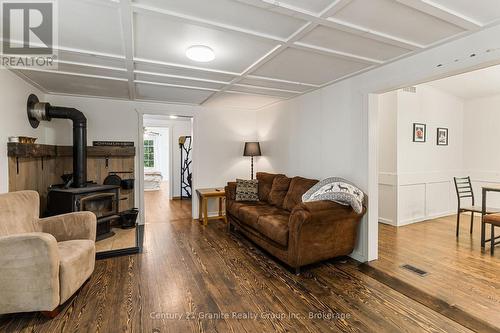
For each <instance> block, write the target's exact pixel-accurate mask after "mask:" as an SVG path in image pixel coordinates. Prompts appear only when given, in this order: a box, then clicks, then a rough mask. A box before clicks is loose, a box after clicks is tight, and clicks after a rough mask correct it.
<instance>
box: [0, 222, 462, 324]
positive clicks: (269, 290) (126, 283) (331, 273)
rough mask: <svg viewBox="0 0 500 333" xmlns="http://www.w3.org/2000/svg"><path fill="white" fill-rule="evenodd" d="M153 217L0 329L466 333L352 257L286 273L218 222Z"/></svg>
mask: <svg viewBox="0 0 500 333" xmlns="http://www.w3.org/2000/svg"><path fill="white" fill-rule="evenodd" d="M172 216H173V217H176V216H177V215H176V214H173V215H172ZM155 221H156V220H155ZM163 221H164V222H163V223H160V222H158V221H157V222H155V223H149V224H146V226H145V239H144V242H145V243H144V252H143V253H141V254H138V255H132V256H124V257H117V258H111V259H105V260H100V261H98V262H97V264H96V269H95V272H94V274H93V275H92V277H91V279H90V280H89V281H88V283H86V284H85V285H84V286H83V288H82V289H81V290H80V291H79V292H78V293H77V295H76V297H74V299H73V300H72V301H71V302H69V303H68V304H66V305H65V306H64V308H63V309H62V312H61V313H60V314H59V316H58V317H56V318H55V319H53V320H48V319H46V318H44V317H42V316H41V315H40V314H37V313H26V314H15V315H5V316H0V331H1V332H19V331H23V332H176V333H177V332H403V331H404V332H426V331H427V332H470V331H469V330H468V329H466V328H465V327H463V326H461V325H459V324H457V323H456V322H454V321H452V320H449V319H448V318H446V317H444V316H442V315H440V314H438V313H437V312H434V311H432V310H430V309H428V308H426V307H425V306H423V305H421V304H419V303H417V302H415V301H413V300H411V299H409V298H408V297H406V296H404V295H402V294H400V293H398V292H396V291H395V290H393V289H391V288H389V287H387V286H386V285H384V284H382V283H380V282H378V281H376V280H374V279H372V278H371V277H369V276H367V275H365V274H363V273H362V272H360V271H359V269H358V263H357V262H355V261H353V260H345V261H343V260H332V261H328V262H325V263H322V264H319V265H315V266H312V267H309V268H308V269H307V270H306V271H305V272H304V273H303V274H302V275H300V276H296V275H295V274H292V273H291V272H289V271H288V270H287V269H286V268H284V267H283V266H281V265H280V264H278V263H277V262H276V261H274V260H273V259H271V258H270V257H268V256H267V255H266V254H265V253H263V252H261V251H260V250H259V249H257V248H256V247H255V246H253V245H252V244H251V243H250V242H249V241H247V240H246V239H245V238H244V237H243V236H241V235H239V234H231V235H229V234H227V233H226V228H225V225H224V223H223V222H219V221H211V222H209V225H208V226H207V227H203V226H202V225H200V224H199V223H196V222H193V221H192V219H191V217H189V218H184V219H180V220H179V219H176V220H174V221H170V220H169V219H168V216H166V217H165V218H164V220H163ZM233 314H234V316H236V315H238V314H239V315H241V316H248V317H251V318H249V319H235V318H233ZM223 315H227V316H229V318H224V317H223ZM310 315H311V316H312V315H315V316H317V317H316V318H310V317H309V316H310ZM217 316H219V318H217ZM253 316H257V318H254V317H253Z"/></svg>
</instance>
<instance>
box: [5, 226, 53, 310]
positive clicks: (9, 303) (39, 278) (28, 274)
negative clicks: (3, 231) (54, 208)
mask: <svg viewBox="0 0 500 333" xmlns="http://www.w3.org/2000/svg"><path fill="white" fill-rule="evenodd" d="M0 253H1V255H0V295H2V296H1V297H0V314H2V313H14V312H27V311H52V310H53V309H55V308H56V307H57V306H58V305H59V252H58V249H57V241H56V239H55V238H54V236H52V235H49V234H46V233H41V232H32V233H23V234H15V235H9V236H2V237H0Z"/></svg>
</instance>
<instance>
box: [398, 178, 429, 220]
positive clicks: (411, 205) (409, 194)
mask: <svg viewBox="0 0 500 333" xmlns="http://www.w3.org/2000/svg"><path fill="white" fill-rule="evenodd" d="M425 187H426V186H425V184H414V185H403V186H399V187H398V192H399V193H398V194H399V195H398V197H399V200H398V201H399V205H398V213H399V214H398V215H399V219H398V226H400V225H405V224H409V223H413V222H417V221H422V220H424V219H425V216H426V215H425V212H426V208H425V204H426V199H425V198H426V191H425Z"/></svg>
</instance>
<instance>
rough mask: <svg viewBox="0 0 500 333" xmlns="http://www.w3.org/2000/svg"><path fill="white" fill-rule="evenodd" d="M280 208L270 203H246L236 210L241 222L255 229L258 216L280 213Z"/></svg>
mask: <svg viewBox="0 0 500 333" xmlns="http://www.w3.org/2000/svg"><path fill="white" fill-rule="evenodd" d="M282 212H283V210H282V209H280V208H277V207H274V206H271V205H263V204H261V205H246V206H242V207H241V208H240V209H239V211H238V215H239V216H238V218H239V220H240V221H241V222H242V223H243V224H246V225H248V226H250V227H252V228H254V229H257V224H258V221H259V218H260V217H262V216H266V215H275V214H281V213H282Z"/></svg>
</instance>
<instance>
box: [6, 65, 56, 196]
mask: <svg viewBox="0 0 500 333" xmlns="http://www.w3.org/2000/svg"><path fill="white" fill-rule="evenodd" d="M30 94H36V95H37V96H38V98H39V99H43V98H44V94H43V93H42V92H40V91H39V90H38V89H36V88H34V87H33V86H31V85H29V84H27V83H26V82H25V81H23V80H21V79H20V78H19V77H17V76H16V75H15V74H13V73H12V72H10V71H8V70H6V69H0V101H1V104H2V107H1V111H0V114H1V121H0V193H4V192H7V191H8V190H9V175H8V158H7V142H8V138H9V136H31V137H37V138H38V140H37V143H47V144H53V143H56V141H55V138H54V135H53V132H54V129H55V128H56V127H57V125H56V124H55V123H47V124H46V126H40V127H38V128H37V129H33V128H32V127H31V126H30V124H29V122H28V117H27V115H26V101H27V99H28V96H29V95H30Z"/></svg>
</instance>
